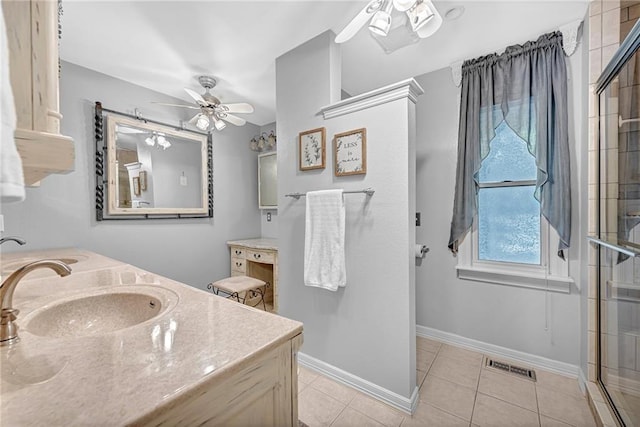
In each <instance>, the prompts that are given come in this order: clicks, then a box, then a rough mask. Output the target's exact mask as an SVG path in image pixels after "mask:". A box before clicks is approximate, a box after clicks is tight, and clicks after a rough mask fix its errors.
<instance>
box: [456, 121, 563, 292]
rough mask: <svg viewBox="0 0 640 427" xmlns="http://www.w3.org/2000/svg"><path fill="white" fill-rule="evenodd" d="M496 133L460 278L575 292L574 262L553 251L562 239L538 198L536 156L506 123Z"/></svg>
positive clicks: (462, 256)
mask: <svg viewBox="0 0 640 427" xmlns="http://www.w3.org/2000/svg"><path fill="white" fill-rule="evenodd" d="M495 134H496V135H495V137H494V138H493V139H492V140H491V142H490V147H491V149H490V151H489V154H488V155H487V157H486V158H485V159H484V160H483V161H482V163H481V166H480V171H479V173H478V182H479V189H478V213H477V216H476V217H475V218H474V221H473V224H474V225H473V227H472V229H471V232H470V236H469V238H466V239H465V240H464V241H463V243H462V245H461V247H460V253H459V260H458V266H457V270H458V277H459V278H461V279H468V280H474V281H481V282H489V283H498V284H504V285H511V286H519V287H528V288H537V289H549V290H552V291H558V292H569V286H570V284H571V283H572V281H573V280H572V279H571V278H570V277H568V265H567V264H568V263H566V262H564V261H562V260H560V259H559V258H558V257H557V256H555V251H554V250H553V249H551V248H555V247H557V245H558V237H557V235H556V233H555V231H553V229H552V228H550V227H549V225H548V224H547V222H546V221H545V220H544V218H543V217H542V216H541V213H540V203H539V202H538V200H536V198H535V197H534V193H535V183H536V174H537V168H536V161H535V157H534V156H533V155H532V154H531V153H530V152H529V150H528V148H527V144H526V142H525V141H524V140H522V139H521V138H520V137H519V136H518V135H516V133H515V132H514V131H513V130H512V129H511V128H510V127H509V125H507V124H506V122H504V121H503V122H502V123H500V125H499V126H498V127H497V128H496V130H495ZM550 255H553V256H550Z"/></svg>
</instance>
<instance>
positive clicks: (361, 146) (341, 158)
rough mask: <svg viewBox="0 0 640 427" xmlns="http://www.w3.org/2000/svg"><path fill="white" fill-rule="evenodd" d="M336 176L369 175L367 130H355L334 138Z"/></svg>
mask: <svg viewBox="0 0 640 427" xmlns="http://www.w3.org/2000/svg"><path fill="white" fill-rule="evenodd" d="M333 144H334V150H333V151H334V155H335V165H334V170H335V174H336V176H345V175H360V174H366V173H367V130H366V129H365V128H362V129H355V130H351V131H348V132H343V133H339V134H336V135H335V136H334V138H333Z"/></svg>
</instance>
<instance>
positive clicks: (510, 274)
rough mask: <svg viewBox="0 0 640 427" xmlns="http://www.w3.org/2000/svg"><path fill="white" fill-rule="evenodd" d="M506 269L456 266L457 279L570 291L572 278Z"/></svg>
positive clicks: (563, 291) (567, 292) (566, 292)
mask: <svg viewBox="0 0 640 427" xmlns="http://www.w3.org/2000/svg"><path fill="white" fill-rule="evenodd" d="M505 270H506V269H491V268H481V267H476V266H470V267H467V266H456V272H457V274H458V279H462V280H473V281H475V282H485V283H492V284H495V285H505V286H513V287H516V288H527V289H537V290H541V291H549V292H560V293H563V294H569V293H571V284H572V283H573V279H572V278H571V277H564V276H546V277H545V276H544V275H543V274H531V273H527V272H523V271H518V270H516V269H515V268H514V269H513V270H511V271H505Z"/></svg>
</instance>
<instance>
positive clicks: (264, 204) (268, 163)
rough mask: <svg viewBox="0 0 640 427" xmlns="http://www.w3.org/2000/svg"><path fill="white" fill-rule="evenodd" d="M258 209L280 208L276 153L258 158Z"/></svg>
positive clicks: (261, 155)
mask: <svg viewBox="0 0 640 427" xmlns="http://www.w3.org/2000/svg"><path fill="white" fill-rule="evenodd" d="M258 207H259V208H260V209H277V208H278V159H277V157H276V153H275V152H273V153H267V154H260V155H259V156H258Z"/></svg>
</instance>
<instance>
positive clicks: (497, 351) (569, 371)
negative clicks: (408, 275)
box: [416, 325, 581, 379]
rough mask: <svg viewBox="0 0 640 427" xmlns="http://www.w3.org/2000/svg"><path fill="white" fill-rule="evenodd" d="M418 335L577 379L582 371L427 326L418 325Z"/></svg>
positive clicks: (578, 368) (562, 363)
mask: <svg viewBox="0 0 640 427" xmlns="http://www.w3.org/2000/svg"><path fill="white" fill-rule="evenodd" d="M416 335H417V336H419V337H424V338H431V339H435V340H437V341H441V342H444V343H447V344H453V345H456V346H458V347H464V348H467V349H469V350H473V351H477V352H481V353H483V354H488V355H490V356H496V357H505V358H508V359H511V360H516V361H520V362H524V363H526V364H527V365H529V366H531V367H534V368H540V369H544V370H546V371H551V372H555V373H558V374H562V375H566V376H569V377H572V378H576V379H578V376H579V375H580V373H581V370H580V367H579V366H577V365H572V364H570V363H566V362H560V361H559V360H553V359H548V358H546V357H542V356H537V355H535V354H530V353H525V352H523V351H518V350H513V349H510V348H506V347H501V346H499V345H495V344H489V343H486V342H482V341H477V340H474V339H471V338H465V337H462V336H460V335H456V334H452V333H450V332H444V331H440V330H437V329H433V328H429V327H427V326H421V325H416Z"/></svg>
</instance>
